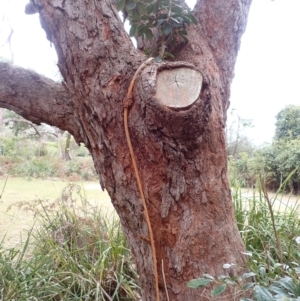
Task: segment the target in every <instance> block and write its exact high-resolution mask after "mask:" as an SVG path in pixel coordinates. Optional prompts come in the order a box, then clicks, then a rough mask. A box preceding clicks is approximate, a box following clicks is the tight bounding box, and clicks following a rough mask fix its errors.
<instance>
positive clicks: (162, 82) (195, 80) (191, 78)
mask: <svg viewBox="0 0 300 301" xmlns="http://www.w3.org/2000/svg"><path fill="white" fill-rule="evenodd" d="M202 81H203V78H202V75H201V73H200V72H197V71H196V70H193V69H190V68H185V67H183V68H175V69H171V70H163V71H161V72H160V73H158V76H157V83H156V85H157V87H156V88H157V90H156V97H157V99H158V100H159V101H160V102H161V103H162V104H163V105H166V106H168V107H173V108H184V107H187V106H189V105H191V104H192V103H194V102H195V101H196V100H197V99H198V97H199V94H200V91H201V86H202Z"/></svg>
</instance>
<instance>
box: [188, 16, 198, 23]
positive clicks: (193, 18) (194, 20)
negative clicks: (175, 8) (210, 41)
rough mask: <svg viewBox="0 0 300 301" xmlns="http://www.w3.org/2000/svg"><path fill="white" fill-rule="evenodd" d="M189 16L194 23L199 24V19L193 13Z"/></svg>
mask: <svg viewBox="0 0 300 301" xmlns="http://www.w3.org/2000/svg"><path fill="white" fill-rule="evenodd" d="M188 18H189V19H190V20H191V22H192V23H193V24H195V25H198V21H197V19H196V18H195V17H194V16H193V15H192V14H190V15H189V16H188Z"/></svg>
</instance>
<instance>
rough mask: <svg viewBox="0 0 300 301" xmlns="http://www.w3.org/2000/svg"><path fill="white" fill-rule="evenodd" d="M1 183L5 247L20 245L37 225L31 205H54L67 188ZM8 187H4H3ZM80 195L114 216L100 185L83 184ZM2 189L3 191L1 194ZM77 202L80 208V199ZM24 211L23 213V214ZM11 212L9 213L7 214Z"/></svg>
mask: <svg viewBox="0 0 300 301" xmlns="http://www.w3.org/2000/svg"><path fill="white" fill-rule="evenodd" d="M5 181H6V179H4V178H3V179H0V192H2V196H1V199H0V221H1V223H0V240H1V237H3V236H5V235H6V237H5V243H4V245H5V246H10V247H12V246H15V245H16V244H17V243H19V242H20V240H21V238H20V235H21V234H23V236H24V235H25V238H26V233H24V231H23V230H24V229H27V230H28V229H30V228H31V227H32V225H33V223H34V214H35V212H34V211H33V210H32V205H34V204H35V203H36V202H38V201H39V200H50V201H55V200H56V199H58V198H59V197H60V196H61V194H62V191H63V189H64V188H65V187H66V186H67V185H68V182H67V181H61V180H41V179H34V180H26V179H23V178H8V179H7V182H6V185H5ZM4 186H5V187H4ZM80 187H81V193H82V194H83V195H84V197H85V198H86V199H88V200H89V202H90V203H91V204H93V205H95V206H99V207H101V208H102V210H103V212H105V211H107V212H113V211H114V209H113V206H112V204H111V202H110V198H109V196H108V194H107V192H105V191H102V190H101V188H100V184H99V183H97V182H80ZM3 188H4V189H3ZM2 189H3V191H2ZM75 200H76V201H77V203H78V204H79V205H81V200H80V198H79V197H78V195H77V196H76V197H75ZM20 207H22V210H20V209H21V208H20ZM8 209H9V210H8Z"/></svg>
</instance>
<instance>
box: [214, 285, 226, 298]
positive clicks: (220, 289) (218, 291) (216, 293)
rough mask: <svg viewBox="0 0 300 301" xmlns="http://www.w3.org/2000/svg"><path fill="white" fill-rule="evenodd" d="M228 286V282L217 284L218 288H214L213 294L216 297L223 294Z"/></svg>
mask: <svg viewBox="0 0 300 301" xmlns="http://www.w3.org/2000/svg"><path fill="white" fill-rule="evenodd" d="M226 287H227V285H226V284H221V285H219V286H217V287H216V288H214V289H213V290H212V291H211V296H212V297H216V296H219V295H221V294H222V293H223V292H224V291H225V290H226Z"/></svg>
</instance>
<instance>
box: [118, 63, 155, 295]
mask: <svg viewBox="0 0 300 301" xmlns="http://www.w3.org/2000/svg"><path fill="white" fill-rule="evenodd" d="M152 61H153V58H148V59H147V60H146V61H145V62H143V63H142V64H141V65H140V66H139V68H138V69H137V71H136V72H135V74H134V76H133V78H132V80H131V82H130V85H129V88H128V91H127V95H126V98H125V99H124V101H123V104H124V129H125V135H126V140H127V144H128V148H129V152H130V156H131V160H132V165H133V169H134V173H135V177H136V181H137V184H138V188H139V192H140V195H141V199H142V204H143V208H144V215H145V219H146V223H147V227H148V232H149V239H150V245H151V251H152V259H153V269H154V280H155V292H156V301H159V300H160V298H159V287H158V271H157V259H156V249H155V242H154V236H153V231H152V227H151V222H150V218H149V213H148V208H147V204H146V199H145V195H144V191H143V187H142V181H141V178H140V174H139V170H138V167H137V162H136V159H135V155H134V151H133V147H132V143H131V139H130V133H129V128H128V108H129V106H130V105H131V102H132V90H133V87H134V83H135V81H136V78H137V76H138V74H139V73H140V72H141V71H142V69H143V68H144V67H145V66H146V65H148V64H149V63H150V62H152Z"/></svg>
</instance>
